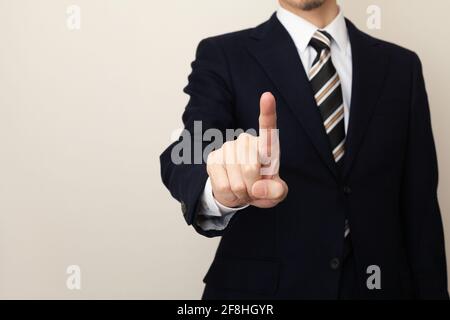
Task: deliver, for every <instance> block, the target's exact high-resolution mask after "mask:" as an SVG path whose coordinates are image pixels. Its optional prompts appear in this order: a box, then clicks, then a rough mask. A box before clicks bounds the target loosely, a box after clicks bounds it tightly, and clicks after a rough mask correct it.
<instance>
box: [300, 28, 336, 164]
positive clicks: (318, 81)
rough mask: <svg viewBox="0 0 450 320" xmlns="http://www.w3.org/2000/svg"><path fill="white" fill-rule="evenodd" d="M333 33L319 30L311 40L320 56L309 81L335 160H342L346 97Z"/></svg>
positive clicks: (313, 66)
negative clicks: (334, 55)
mask: <svg viewBox="0 0 450 320" xmlns="http://www.w3.org/2000/svg"><path fill="white" fill-rule="evenodd" d="M331 40H332V38H331V36H330V35H329V34H328V33H327V32H325V31H321V30H318V31H316V33H315V34H314V36H313V37H312V39H311V41H310V43H309V44H310V46H311V47H313V48H314V49H315V50H316V51H317V57H316V59H315V60H314V62H313V65H312V67H311V70H310V71H309V81H310V82H311V86H312V89H313V92H314V98H315V100H316V103H317V106H318V108H319V111H320V114H321V116H322V120H323V125H324V127H325V131H326V133H327V135H328V139H329V141H330V146H331V150H332V152H333V157H334V161H336V163H339V162H340V161H341V160H342V158H343V157H344V153H345V122H344V100H343V98H342V88H341V81H340V79H339V75H338V73H337V71H336V69H335V68H334V65H333V62H332V61H331V50H330V46H331Z"/></svg>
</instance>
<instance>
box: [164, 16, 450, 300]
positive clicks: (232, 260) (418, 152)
mask: <svg viewBox="0 0 450 320" xmlns="http://www.w3.org/2000/svg"><path fill="white" fill-rule="evenodd" d="M347 26H348V32H349V36H350V41H351V46H352V57H353V58H352V59H353V88H352V92H353V93H352V99H351V114H350V123H349V128H348V133H347V142H346V143H347V145H346V155H345V159H344V164H343V167H342V168H337V167H336V164H335V162H334V160H333V157H332V155H331V150H330V147H329V143H328V138H327V136H326V133H325V129H324V127H323V124H322V119H321V117H320V114H319V112H318V109H317V107H316V104H315V101H314V98H313V94H312V89H311V87H310V83H309V81H308V79H307V76H306V72H305V70H304V68H303V66H302V63H301V61H300V58H299V56H298V52H297V49H296V47H295V45H294V43H293V41H292V39H291V38H290V36H289V34H288V32H287V31H286V30H285V29H284V27H283V26H282V25H281V23H280V22H279V21H278V19H277V18H276V16H275V15H274V16H272V18H271V19H270V20H268V21H267V22H265V23H263V24H262V25H260V26H258V27H256V28H253V29H248V30H243V31H239V32H235V33H231V34H226V35H221V36H217V37H212V38H208V39H205V40H203V41H201V43H200V44H199V46H198V50H197V55H196V60H195V61H194V62H193V64H192V69H193V70H192V74H191V75H190V77H189V84H188V86H187V87H186V88H185V92H186V93H187V94H188V95H189V96H190V100H189V103H188V105H187V107H186V109H185V112H184V115H183V121H184V124H185V127H186V129H187V130H190V131H192V130H193V123H194V121H202V126H203V130H204V131H205V130H207V129H208V128H218V129H221V130H225V129H227V128H242V129H244V130H247V129H250V128H254V129H257V128H258V115H259V99H260V96H261V94H262V93H264V92H266V91H270V92H272V93H273V94H274V96H275V97H276V100H277V116H278V128H279V129H280V132H279V133H280V146H281V167H280V176H281V177H282V178H283V179H284V180H285V181H286V182H287V184H288V186H289V195H288V197H287V198H286V200H285V201H283V202H282V203H280V204H279V205H278V206H276V207H275V208H272V209H258V208H255V207H249V208H247V209H245V210H243V211H240V212H239V213H238V214H236V215H235V216H234V217H233V219H232V220H231V222H230V224H229V225H228V227H227V228H226V229H225V230H224V231H209V232H205V231H203V230H201V229H199V228H198V227H196V226H195V223H194V222H195V219H196V212H197V206H198V202H199V198H200V196H201V194H202V192H203V188H204V186H205V182H206V180H207V177H208V175H207V172H206V166H205V164H204V163H203V164H201V165H194V164H181V165H175V164H173V163H172V161H171V151H172V148H173V146H174V145H175V144H173V145H172V146H170V147H169V148H168V149H167V150H166V151H164V152H163V154H162V155H161V159H160V160H161V173H162V179H163V182H164V184H165V185H166V186H167V188H168V189H169V190H170V192H171V194H172V196H173V197H174V198H176V199H177V200H178V201H179V202H180V203H181V207H182V212H183V214H184V218H185V219H186V222H187V223H188V224H190V225H191V224H192V225H194V227H195V228H196V230H197V231H198V232H199V233H201V234H203V235H205V236H207V237H213V236H222V239H221V242H220V245H219V248H218V250H217V253H216V256H215V259H214V262H213V263H212V265H211V267H210V269H209V271H208V273H207V275H206V277H205V282H206V284H207V286H209V287H211V288H218V289H221V290H222V291H221V292H223V296H222V298H250V299H251V298H274V299H335V298H337V297H338V290H339V275H340V269H339V268H338V269H336V258H337V259H342V252H343V244H344V237H343V230H344V220H345V217H348V219H349V222H350V226H351V235H352V237H351V238H352V243H353V249H354V257H355V261H356V265H357V268H356V269H357V276H358V286H359V291H360V296H361V298H366V299H409V298H423V299H434V298H437V299H447V298H448V292H447V274H446V258H445V248H444V235H443V227H442V221H441V216H440V210H439V205H438V200H437V184H438V170H437V160H436V150H435V144H434V141H433V134H432V129H431V121H430V112H429V107H428V99H427V94H426V90H425V85H424V79H423V75H422V67H421V63H420V60H419V58H418V57H417V55H416V54H415V53H413V52H411V51H409V50H407V49H404V48H401V47H399V46H396V45H394V44H391V43H387V42H384V41H381V40H378V39H375V38H372V37H370V36H369V35H367V34H365V33H363V32H361V31H360V30H358V29H357V28H356V27H355V26H354V25H353V24H352V23H351V22H349V21H347ZM330 262H331V263H330ZM373 265H376V266H378V267H379V268H380V271H381V290H369V289H368V287H367V285H366V281H367V279H368V278H369V276H370V274H368V273H367V268H368V267H369V266H373Z"/></svg>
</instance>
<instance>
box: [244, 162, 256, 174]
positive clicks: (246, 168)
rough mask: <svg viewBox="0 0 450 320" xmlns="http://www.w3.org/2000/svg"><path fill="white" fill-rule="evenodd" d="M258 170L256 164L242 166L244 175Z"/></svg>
mask: <svg viewBox="0 0 450 320" xmlns="http://www.w3.org/2000/svg"><path fill="white" fill-rule="evenodd" d="M258 172H259V166H258V165H257V164H245V165H243V166H242V173H243V174H244V175H246V176H250V175H254V174H256V173H258Z"/></svg>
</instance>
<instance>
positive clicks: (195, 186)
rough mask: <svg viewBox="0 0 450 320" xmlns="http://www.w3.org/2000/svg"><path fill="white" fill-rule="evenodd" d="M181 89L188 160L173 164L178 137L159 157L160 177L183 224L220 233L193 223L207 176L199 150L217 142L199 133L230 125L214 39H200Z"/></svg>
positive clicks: (224, 73)
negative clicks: (186, 99)
mask: <svg viewBox="0 0 450 320" xmlns="http://www.w3.org/2000/svg"><path fill="white" fill-rule="evenodd" d="M184 92H185V93H186V94H188V95H189V97H190V99H189V102H188V104H187V107H186V108H185V111H184V113H183V117H182V119H183V124H184V128H185V133H188V136H189V138H186V137H184V138H183V140H184V141H183V142H184V143H186V142H187V141H186V139H190V142H191V148H190V150H185V149H183V150H182V151H181V153H184V152H189V153H191V154H190V155H186V154H183V158H184V159H186V158H190V161H189V163H186V162H184V163H181V164H175V163H174V161H173V154H174V153H179V148H178V147H177V145H178V146H179V142H181V140H179V141H177V142H175V143H174V144H172V145H171V146H169V147H168V148H167V149H166V150H165V151H164V152H163V153H162V154H161V156H160V162H161V176H162V180H163V183H164V184H165V186H166V187H167V188H168V189H169V191H170V193H171V194H172V196H173V197H174V198H175V199H176V200H178V201H179V202H180V203H181V211H182V212H183V215H184V218H185V220H186V223H187V224H188V225H193V226H194V228H195V229H196V230H197V231H198V232H199V233H200V234H202V235H204V236H207V237H215V236H220V235H221V234H222V232H223V230H209V231H205V230H203V229H202V228H200V227H199V226H198V224H197V223H196V221H197V218H198V217H197V213H198V211H199V209H201V208H200V207H199V205H200V198H201V195H202V193H203V191H204V188H205V183H206V181H207V179H208V174H207V172H206V164H205V161H206V159H205V157H203V151H204V149H205V148H207V147H208V146H210V145H211V143H212V142H215V143H217V142H218V141H204V139H202V135H203V133H205V131H207V130H208V129H217V130H218V131H219V132H221V134H222V135H223V137H225V130H226V129H227V128H234V117H233V113H234V112H233V105H234V102H233V94H232V87H231V80H230V76H229V70H228V64H227V60H226V57H225V54H224V52H223V50H222V49H221V47H220V45H219V44H218V43H217V41H216V40H215V39H214V38H209V39H206V40H203V41H201V42H200V44H199V46H198V48H197V53H196V58H195V61H194V62H193V63H192V72H191V74H190V76H189V79H188V85H187V87H186V88H185V89H184ZM194 128H196V130H194ZM216 132H217V131H216ZM185 136H186V135H185ZM180 139H181V138H180ZM211 140H213V138H211ZM196 146H200V147H199V148H198V147H196ZM208 148H209V147H208ZM199 149H200V151H201V152H200V153H199V152H198V150H199ZM209 151H211V150H209Z"/></svg>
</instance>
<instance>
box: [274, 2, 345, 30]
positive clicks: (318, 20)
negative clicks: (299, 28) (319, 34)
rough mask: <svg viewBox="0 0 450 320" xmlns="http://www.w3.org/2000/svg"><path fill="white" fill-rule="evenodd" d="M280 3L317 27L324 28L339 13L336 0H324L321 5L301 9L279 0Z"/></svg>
mask: <svg viewBox="0 0 450 320" xmlns="http://www.w3.org/2000/svg"><path fill="white" fill-rule="evenodd" d="M280 5H281V7H283V8H284V9H286V10H288V11H290V12H292V13H294V14H295V15H297V16H299V17H300V18H303V19H305V20H307V21H309V22H310V23H312V24H313V25H315V26H316V27H317V28H319V29H323V28H325V27H326V26H327V25H329V24H330V23H331V22H332V21H333V20H334V19H335V18H336V16H337V15H338V14H339V6H338V5H337V3H336V0H328V1H325V2H324V4H323V5H322V6H320V7H319V8H317V9H313V10H302V9H300V8H298V7H295V6H293V5H290V4H289V3H287V1H282V0H280Z"/></svg>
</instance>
